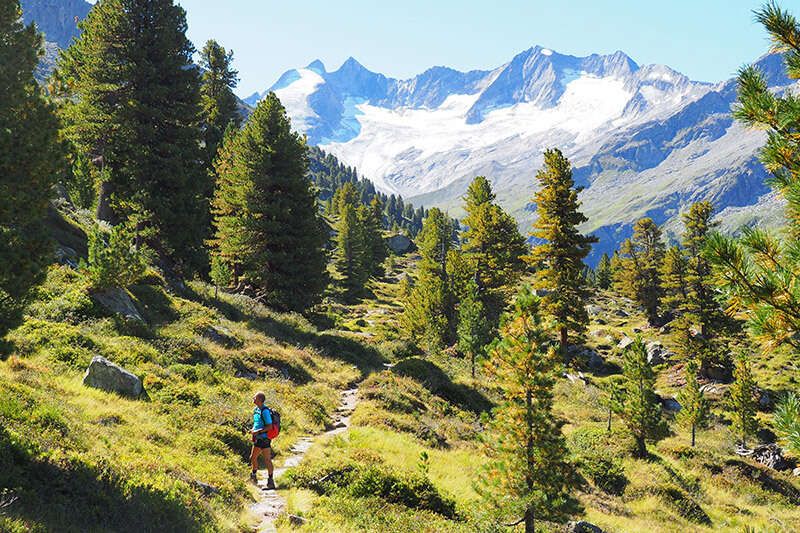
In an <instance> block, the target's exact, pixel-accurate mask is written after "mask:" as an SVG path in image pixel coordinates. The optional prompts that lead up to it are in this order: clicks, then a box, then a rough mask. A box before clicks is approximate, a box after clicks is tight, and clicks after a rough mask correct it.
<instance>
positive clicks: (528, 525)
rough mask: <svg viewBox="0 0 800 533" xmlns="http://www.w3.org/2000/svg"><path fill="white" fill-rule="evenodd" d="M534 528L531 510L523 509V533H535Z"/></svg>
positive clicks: (529, 508)
mask: <svg viewBox="0 0 800 533" xmlns="http://www.w3.org/2000/svg"><path fill="white" fill-rule="evenodd" d="M535 532H536V528H535V527H534V517H533V508H531V507H528V508H527V509H525V533H535Z"/></svg>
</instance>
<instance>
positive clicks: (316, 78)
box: [246, 46, 792, 262]
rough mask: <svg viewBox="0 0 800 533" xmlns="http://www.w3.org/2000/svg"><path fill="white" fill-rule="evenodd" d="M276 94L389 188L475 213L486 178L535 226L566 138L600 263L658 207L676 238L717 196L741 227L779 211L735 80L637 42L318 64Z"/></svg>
mask: <svg viewBox="0 0 800 533" xmlns="http://www.w3.org/2000/svg"><path fill="white" fill-rule="evenodd" d="M744 59H745V58H743V60H744ZM757 65H758V66H759V67H760V68H761V70H763V71H764V72H765V74H766V75H767V78H768V81H769V83H770V85H771V87H772V88H774V89H775V90H777V91H783V90H786V89H787V88H789V87H790V86H791V85H792V82H791V81H790V80H789V79H788V78H787V77H786V76H785V74H784V71H783V69H782V65H781V60H780V58H779V57H778V56H774V55H767V56H764V57H762V58H761V59H759V60H758V62H757ZM269 91H275V93H276V94H277V95H278V97H279V98H280V100H281V102H283V103H284V105H285V106H286V108H287V110H288V111H289V114H290V116H291V117H292V123H293V125H294V127H295V128H297V129H299V130H301V131H303V132H305V133H306V134H307V135H308V140H309V143H310V144H314V145H318V146H320V147H321V148H323V149H324V150H326V151H328V152H330V153H333V154H334V155H335V156H337V157H338V158H339V159H340V160H341V161H342V162H344V163H345V164H349V165H353V166H355V167H356V168H358V169H359V171H360V172H361V173H362V174H364V175H365V176H366V177H368V178H369V179H371V180H372V181H373V182H375V184H376V186H377V187H378V188H379V189H382V190H384V191H386V192H392V193H399V194H402V195H403V196H404V197H406V198H409V199H410V200H411V201H412V202H414V203H415V204H424V205H426V206H440V207H444V208H448V209H450V212H451V214H452V215H455V216H461V215H462V214H463V213H461V212H460V211H459V209H460V208H459V207H458V206H459V204H460V201H461V200H460V199H461V197H462V195H463V193H464V191H465V190H466V188H467V186H468V184H469V182H470V181H471V180H472V178H474V177H475V176H476V175H485V176H486V177H487V178H488V179H489V180H490V181H491V182H492V184H493V187H494V188H495V190H496V192H497V195H498V199H499V201H500V203H501V204H503V205H504V207H506V208H508V209H509V210H510V211H511V212H512V213H513V214H514V216H515V217H516V218H517V220H518V221H519V223H520V227H521V228H522V229H523V230H527V229H528V228H529V227H530V223H531V221H532V219H533V218H534V217H535V212H534V210H533V209H532V208H531V207H530V206H529V202H530V198H531V195H532V192H533V190H534V189H535V186H534V179H533V176H534V174H535V172H536V170H537V169H538V168H540V167H541V164H542V153H543V151H544V150H545V149H546V148H548V147H552V146H559V147H561V148H562V150H563V151H564V152H565V155H567V156H568V157H569V158H570V160H571V161H572V162H573V165H574V168H575V175H576V181H577V182H578V183H579V184H580V185H582V186H583V187H585V189H584V191H583V192H582V194H581V200H582V202H583V209H584V212H585V213H586V215H587V216H588V218H589V221H588V222H587V223H586V224H585V225H584V227H583V228H582V229H584V230H585V231H588V232H591V233H594V234H595V235H596V236H597V237H599V238H600V242H599V244H597V245H595V246H594V249H593V253H592V256H590V260H591V262H595V261H596V259H597V258H599V257H600V255H601V254H602V253H603V252H610V251H613V250H614V249H615V248H616V247H617V245H618V244H619V242H620V241H621V240H623V239H624V238H627V237H628V236H629V235H630V233H631V227H632V225H633V223H634V222H635V221H636V220H637V219H639V218H641V217H644V216H649V217H651V218H653V219H654V220H655V221H656V222H657V223H659V224H665V226H666V228H667V233H668V235H669V236H670V238H674V235H675V234H676V233H677V232H679V231H680V227H679V226H680V223H679V220H680V213H681V212H682V210H683V209H684V208H685V207H686V206H688V205H689V204H691V203H692V202H696V201H700V200H709V201H711V202H712V203H713V204H714V206H715V207H716V209H717V218H718V219H719V221H720V222H721V223H722V227H723V229H725V230H726V231H730V232H733V231H735V230H736V229H737V228H739V227H741V226H742V225H745V224H746V225H752V224H755V223H766V224H774V223H775V222H774V221H776V220H777V219H778V218H779V213H780V202H779V201H778V200H777V199H776V198H775V197H774V196H773V195H771V194H770V192H769V189H768V187H767V185H766V184H765V178H766V177H767V174H766V172H765V170H764V169H763V167H762V166H761V164H760V163H758V161H757V155H758V150H759V147H760V146H762V145H763V143H764V136H763V135H762V134H761V133H759V132H757V131H753V130H747V129H746V128H744V127H743V126H742V125H741V124H737V123H736V122H734V120H733V119H732V117H731V114H730V112H731V108H732V105H733V103H734V101H735V99H736V84H735V81H734V80H728V81H724V82H721V83H717V84H710V83H704V82H698V81H693V80H690V79H689V78H687V77H686V76H684V75H682V74H681V73H679V72H676V71H674V70H672V69H671V68H669V67H667V66H663V65H645V66H640V65H638V64H637V63H636V62H635V61H634V60H633V59H631V58H630V57H629V56H627V55H626V54H624V53H623V52H616V53H614V54H611V55H595V54H593V55H590V56H587V57H574V56H570V55H564V54H560V53H558V52H555V51H553V50H550V49H547V48H542V47H540V46H535V47H533V48H530V49H529V50H525V51H524V52H521V53H519V54H517V55H516V56H514V57H513V58H512V59H511V60H510V61H509V62H508V63H506V64H504V65H501V66H499V67H497V68H495V69H492V70H485V71H483V70H476V71H470V72H459V71H456V70H453V69H450V68H447V67H433V68H431V69H428V70H427V71H425V72H423V73H422V74H419V75H418V76H416V77H414V78H411V79H408V80H397V79H393V78H389V77H386V76H384V75H382V74H378V73H375V72H371V71H370V70H368V69H367V68H365V67H364V66H362V65H361V64H360V63H359V62H358V61H356V60H355V59H353V58H350V59H348V60H347V61H345V62H344V64H342V66H341V67H339V69H337V70H335V71H332V72H329V71H328V70H327V69H326V67H325V66H324V65H323V64H322V62H320V61H314V62H312V63H310V64H309V65H308V66H307V67H305V68H300V69H295V70H290V71H288V72H286V73H284V74H283V75H282V76H281V77H280V79H278V81H277V82H275V83H274V84H273V85H272V86H271V87H270V88H269V89H268V90H267V91H265V92H264V93H261V94H253V95H252V96H250V97H249V98H247V99H246V102H247V103H249V104H251V105H253V104H255V103H256V102H258V100H260V99H261V98H263V97H264V96H265V95H266V94H267V93H268V92H269Z"/></svg>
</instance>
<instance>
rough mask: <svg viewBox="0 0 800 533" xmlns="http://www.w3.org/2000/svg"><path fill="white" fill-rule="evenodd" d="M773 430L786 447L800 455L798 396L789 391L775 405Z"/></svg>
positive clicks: (799, 402) (799, 409)
mask: <svg viewBox="0 0 800 533" xmlns="http://www.w3.org/2000/svg"><path fill="white" fill-rule="evenodd" d="M774 416H775V431H776V433H777V434H778V436H779V437H780V438H781V440H782V441H783V442H784V443H785V445H786V448H787V449H789V450H790V451H791V452H792V453H793V454H795V455H800V396H798V395H797V394H795V393H789V394H787V395H786V396H784V397H783V398H781V399H780V401H779V402H778V405H776V406H775V415H774Z"/></svg>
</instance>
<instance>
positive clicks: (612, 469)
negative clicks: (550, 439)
mask: <svg viewBox="0 0 800 533" xmlns="http://www.w3.org/2000/svg"><path fill="white" fill-rule="evenodd" d="M620 440H621V441H622V443H620ZM625 441H626V437H623V436H622V435H619V434H615V433H613V432H612V433H611V434H609V433H607V432H605V431H603V430H601V429H598V428H580V429H578V430H576V431H575V432H573V433H572V434H571V435H570V436H569V439H568V444H569V449H570V451H571V453H572V457H573V459H574V461H575V462H576V463H577V464H578V467H579V469H580V472H581V473H582V474H583V475H584V476H585V477H586V478H587V479H589V480H590V481H591V482H592V483H594V485H595V486H596V487H597V488H599V489H600V490H602V491H604V492H607V493H608V494H615V495H619V494H622V493H623V492H624V491H625V487H626V486H627V485H628V479H627V478H626V477H625V468H624V467H623V465H622V460H621V459H620V456H621V455H623V454H625V453H626V452H627V450H626V447H627V446H626V444H625Z"/></svg>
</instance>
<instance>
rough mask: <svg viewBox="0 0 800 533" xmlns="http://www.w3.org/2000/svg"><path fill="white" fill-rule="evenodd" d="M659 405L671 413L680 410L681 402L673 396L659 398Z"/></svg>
mask: <svg viewBox="0 0 800 533" xmlns="http://www.w3.org/2000/svg"><path fill="white" fill-rule="evenodd" d="M661 407H663V408H664V410H665V411H669V412H671V413H677V412H678V411H680V410H681V404H680V402H679V401H678V400H676V399H675V398H661Z"/></svg>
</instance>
